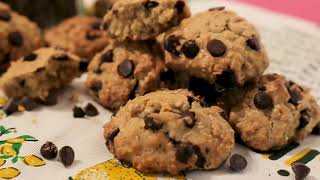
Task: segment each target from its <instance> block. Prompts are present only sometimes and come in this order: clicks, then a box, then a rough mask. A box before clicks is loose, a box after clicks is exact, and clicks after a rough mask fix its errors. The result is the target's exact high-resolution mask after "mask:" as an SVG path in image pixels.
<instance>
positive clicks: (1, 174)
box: [0, 167, 20, 179]
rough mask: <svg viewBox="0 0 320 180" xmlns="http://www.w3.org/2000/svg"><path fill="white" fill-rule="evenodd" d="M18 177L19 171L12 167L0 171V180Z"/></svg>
mask: <svg viewBox="0 0 320 180" xmlns="http://www.w3.org/2000/svg"><path fill="white" fill-rule="evenodd" d="M19 175H20V171H19V170H18V169H16V168H14V167H8V168H2V169H0V178H3V179H12V178H15V177H17V176H19Z"/></svg>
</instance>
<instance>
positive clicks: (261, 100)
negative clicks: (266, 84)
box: [253, 92, 273, 109]
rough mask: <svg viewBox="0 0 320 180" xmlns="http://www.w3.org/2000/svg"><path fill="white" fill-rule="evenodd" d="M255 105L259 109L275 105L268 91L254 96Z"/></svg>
mask: <svg viewBox="0 0 320 180" xmlns="http://www.w3.org/2000/svg"><path fill="white" fill-rule="evenodd" d="M253 101H254V105H255V106H256V107H257V108H258V109H267V108H272V107H273V100H272V98H271V96H270V95H269V94H268V93H266V92H258V93H257V94H256V95H255V96H254V100H253Z"/></svg>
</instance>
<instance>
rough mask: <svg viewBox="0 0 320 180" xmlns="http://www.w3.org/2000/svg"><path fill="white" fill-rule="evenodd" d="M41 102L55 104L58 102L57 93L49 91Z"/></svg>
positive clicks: (48, 104)
mask: <svg viewBox="0 0 320 180" xmlns="http://www.w3.org/2000/svg"><path fill="white" fill-rule="evenodd" d="M41 103H42V104H43V105H46V106H54V105H56V104H57V103H58V95H57V93H54V92H51V93H49V95H48V97H47V98H46V99H45V100H43V101H42V102H41Z"/></svg>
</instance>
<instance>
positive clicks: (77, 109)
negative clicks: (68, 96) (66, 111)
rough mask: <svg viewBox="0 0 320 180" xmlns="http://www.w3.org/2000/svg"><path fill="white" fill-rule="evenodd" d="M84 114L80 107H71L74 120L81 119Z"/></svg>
mask: <svg viewBox="0 0 320 180" xmlns="http://www.w3.org/2000/svg"><path fill="white" fill-rule="evenodd" d="M85 115H86V113H85V112H84V111H83V109H82V108H81V107H78V106H74V107H73V117H75V118H83V117H84V116H85Z"/></svg>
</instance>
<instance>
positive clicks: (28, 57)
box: [23, 53, 38, 61]
mask: <svg viewBox="0 0 320 180" xmlns="http://www.w3.org/2000/svg"><path fill="white" fill-rule="evenodd" d="M37 56H38V55H37V54H35V53H30V54H28V55H26V56H25V57H24V58H23V60H24V61H34V60H35V59H37Z"/></svg>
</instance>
